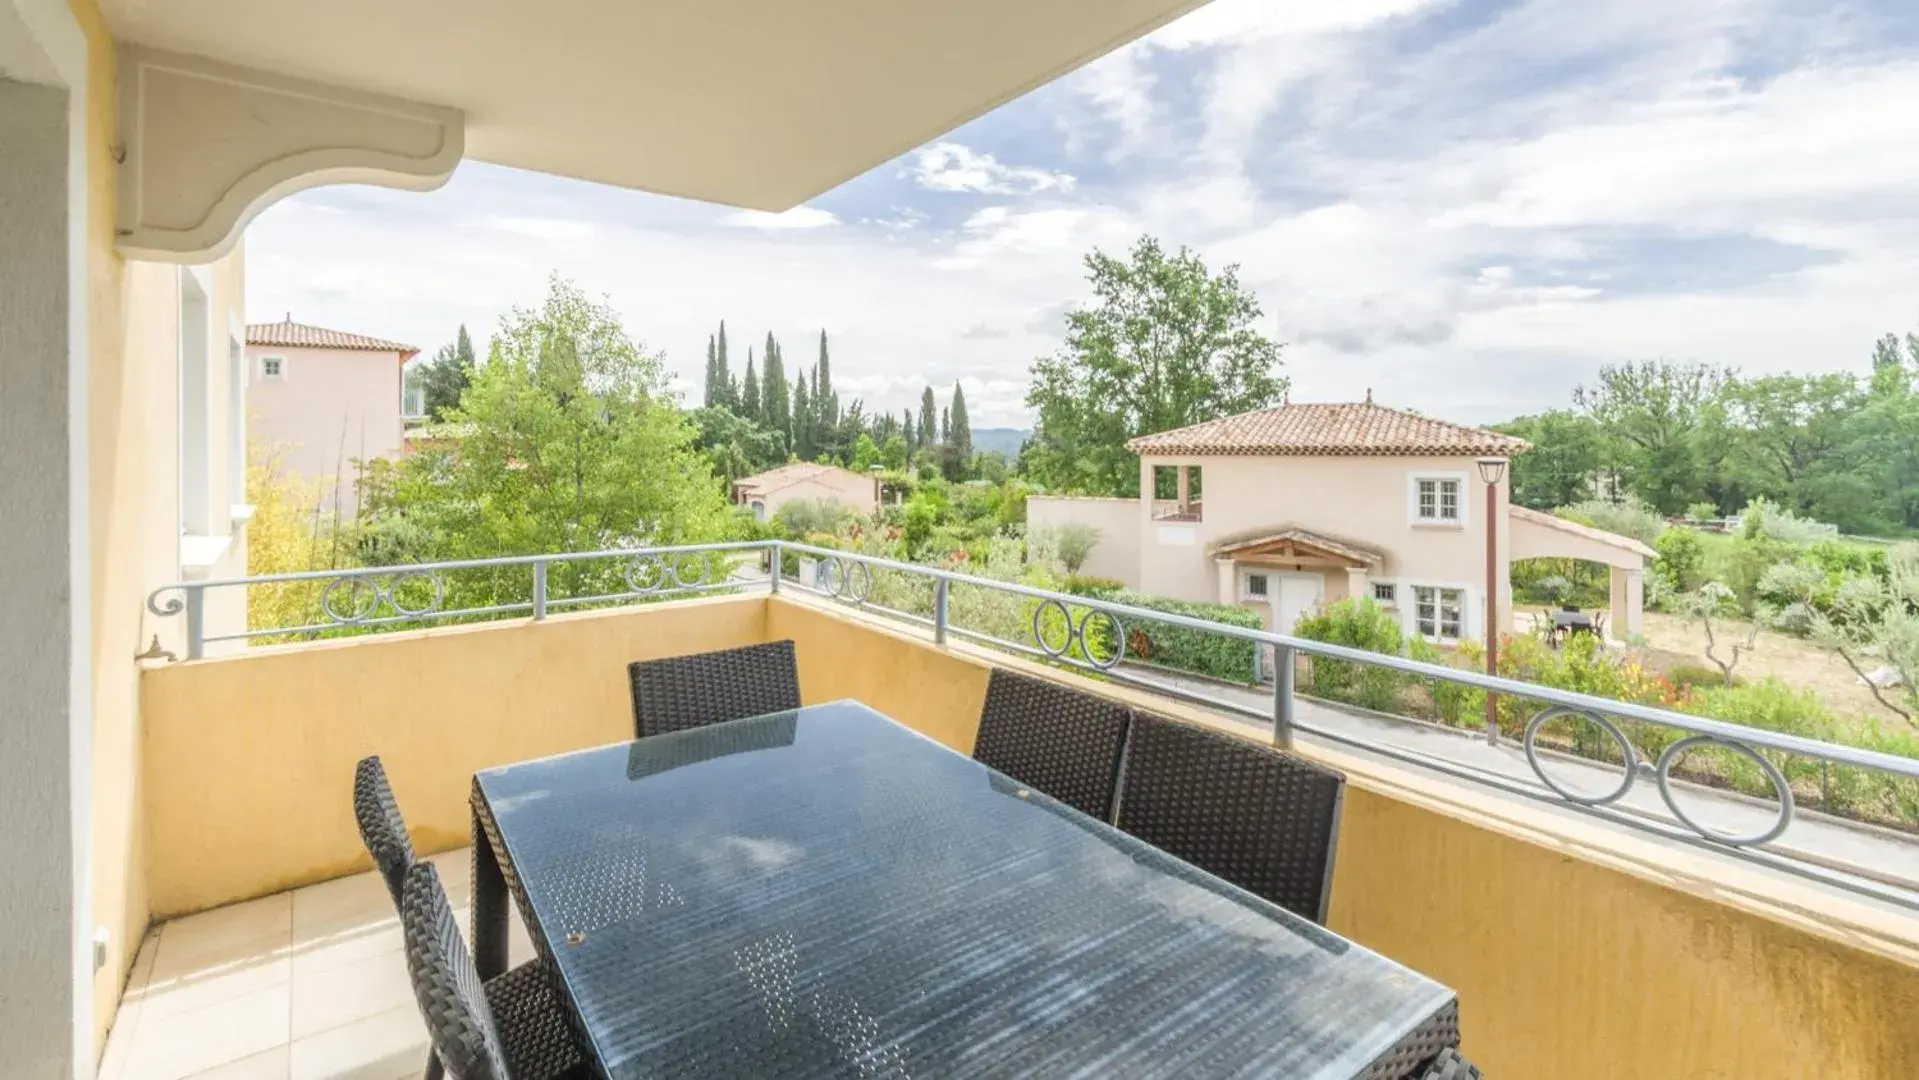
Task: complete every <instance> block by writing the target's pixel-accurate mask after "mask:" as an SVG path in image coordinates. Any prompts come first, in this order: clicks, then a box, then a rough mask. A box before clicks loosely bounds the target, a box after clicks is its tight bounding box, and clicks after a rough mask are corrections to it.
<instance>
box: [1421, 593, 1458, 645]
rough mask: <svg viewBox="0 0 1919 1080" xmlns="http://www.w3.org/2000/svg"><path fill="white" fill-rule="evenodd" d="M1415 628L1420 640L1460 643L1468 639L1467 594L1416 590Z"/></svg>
mask: <svg viewBox="0 0 1919 1080" xmlns="http://www.w3.org/2000/svg"><path fill="white" fill-rule="evenodd" d="M1413 626H1414V629H1416V630H1418V631H1419V634H1420V636H1422V637H1428V638H1433V639H1435V640H1438V641H1458V640H1459V639H1460V638H1462V637H1464V636H1465V635H1466V590H1464V589H1442V588H1438V587H1437V586H1432V585H1415V586H1413Z"/></svg>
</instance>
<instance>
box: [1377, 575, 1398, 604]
mask: <svg viewBox="0 0 1919 1080" xmlns="http://www.w3.org/2000/svg"><path fill="white" fill-rule="evenodd" d="M1373 603H1375V604H1383V605H1385V606H1386V607H1392V606H1393V605H1394V604H1397V603H1399V586H1397V585H1394V584H1393V583H1392V582H1390V581H1375V582H1373Z"/></svg>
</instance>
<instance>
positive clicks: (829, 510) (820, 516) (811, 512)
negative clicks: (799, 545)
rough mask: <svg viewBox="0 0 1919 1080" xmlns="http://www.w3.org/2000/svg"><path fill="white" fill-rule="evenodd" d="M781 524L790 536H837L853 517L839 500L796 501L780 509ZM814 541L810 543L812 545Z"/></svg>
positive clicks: (778, 515) (779, 518)
mask: <svg viewBox="0 0 1919 1080" xmlns="http://www.w3.org/2000/svg"><path fill="white" fill-rule="evenodd" d="M775 516H776V517H777V518H778V520H779V523H780V524H781V525H782V526H785V528H786V531H787V534H788V535H790V536H808V535H809V534H815V533H825V534H828V535H833V534H836V533H838V532H839V531H840V526H841V525H843V524H845V522H846V520H847V519H848V518H850V517H852V516H853V511H851V510H849V509H847V508H846V507H845V506H844V505H842V504H841V503H840V501H839V500H838V499H794V500H793V501H792V502H789V503H787V504H785V505H784V506H781V507H780V510H779V513H778V514H777V515H775ZM811 542H812V541H810V540H809V541H808V543H811Z"/></svg>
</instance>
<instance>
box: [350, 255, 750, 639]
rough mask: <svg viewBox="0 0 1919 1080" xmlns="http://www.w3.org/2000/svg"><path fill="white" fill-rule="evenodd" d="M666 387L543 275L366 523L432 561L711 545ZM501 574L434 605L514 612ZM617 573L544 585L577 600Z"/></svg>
mask: <svg viewBox="0 0 1919 1080" xmlns="http://www.w3.org/2000/svg"><path fill="white" fill-rule="evenodd" d="M667 386H668V383H667V376H666V369H665V363H664V360H663V359H662V357H661V356H660V354H658V353H655V352H649V351H648V350H646V349H645V348H644V347H642V346H641V345H639V344H636V343H635V342H634V341H633V340H632V339H631V338H629V337H628V336H627V334H626V331H625V329H624V328H623V327H621V325H620V323H619V320H618V317H617V316H616V315H615V314H614V312H613V310H612V308H611V307H610V306H609V305H608V304H606V303H604V302H595V301H593V300H590V299H589V298H588V297H587V296H586V295H585V294H584V293H582V292H581V291H580V289H579V288H578V286H576V285H574V284H572V283H571V282H569V281H566V280H564V279H562V278H560V277H559V276H558V275H555V276H554V277H553V279H552V280H551V283H550V285H549V288H548V293H547V296H546V299H545V301H544V302H543V303H542V304H541V305H540V306H539V307H537V308H533V309H527V308H517V307H516V308H514V309H513V310H512V311H511V312H509V313H508V314H507V315H506V316H505V317H503V318H502V319H501V322H500V329H499V332H498V333H497V334H496V335H495V336H494V338H493V343H492V347H491V351H490V355H489V356H488V358H487V362H486V363H485V364H484V365H481V366H480V368H479V369H478V370H477V371H476V372H475V373H474V379H473V384H472V385H471V386H470V387H468V389H467V392H466V394H465V396H464V397H463V398H462V400H461V404H460V407H459V408H458V409H456V410H453V412H452V413H451V415H450V419H452V420H454V421H456V422H457V423H458V424H459V425H460V427H461V429H462V432H463V433H462V434H461V435H460V436H459V437H458V438H457V440H453V441H451V442H448V443H446V444H443V445H437V446H428V447H424V448H422V449H420V450H419V451H417V452H415V453H413V454H411V455H409V456H407V457H405V458H403V459H401V460H400V461H399V462H398V463H397V465H396V466H395V473H396V475H395V476H394V478H393V481H392V483H390V484H387V485H383V488H384V491H383V493H382V494H380V495H379V497H378V498H377V499H376V500H374V505H372V506H370V507H369V508H368V510H369V511H370V512H371V514H372V515H373V516H374V517H376V518H377V517H380V516H387V517H400V518H404V519H406V520H407V521H408V522H409V523H410V524H411V525H412V526H413V527H415V529H416V530H417V532H418V533H419V534H420V535H421V536H422V537H424V538H425V539H424V540H423V541H422V548H423V550H424V551H426V552H430V553H431V557H433V558H437V559H479V558H491V557H497V556H505V555H525V554H528V553H532V552H567V551H594V550H603V549H607V548H616V547H631V546H638V545H645V544H680V543H698V542H704V541H710V540H716V539H720V538H723V537H724V536H725V535H726V534H727V533H728V531H729V530H730V528H731V521H732V515H731V513H730V512H729V510H728V508H727V505H726V501H725V499H724V498H723V497H722V496H721V494H720V489H719V485H718V484H717V483H716V482H715V480H714V477H713V473H712V471H711V470H710V468H709V467H708V463H707V459H706V457H705V456H704V455H703V454H701V453H700V451H699V450H698V448H697V447H696V445H695V437H696V432H695V429H694V427H693V425H692V424H691V423H689V422H688V421H687V420H686V418H685V417H684V415H683V414H682V413H681V411H680V410H679V409H678V408H677V407H676V406H675V405H674V404H673V403H672V401H671V399H670V397H669V395H668V391H667ZM508 569H517V568H503V569H502V570H501V571H500V572H499V573H474V574H461V575H454V576H453V577H454V579H456V580H449V583H448V590H449V595H448V598H447V606H448V607H453V606H464V605H466V604H469V603H488V602H492V603H505V602H524V600H525V598H526V589H527V582H526V578H525V574H524V572H523V571H522V572H519V573H508V572H507V570H508ZM619 572H620V568H619V567H616V566H611V565H606V564H577V563H575V564H566V568H565V569H563V570H562V569H560V568H558V567H556V568H555V576H554V580H553V581H552V582H551V585H552V587H553V588H554V590H555V593H556V595H569V594H571V595H588V594H587V593H584V592H579V593H574V592H573V591H572V590H574V589H576V588H577V589H586V588H606V589H612V588H617V587H618V585H617V579H618V575H619ZM601 579H604V580H601ZM456 594H457V595H456Z"/></svg>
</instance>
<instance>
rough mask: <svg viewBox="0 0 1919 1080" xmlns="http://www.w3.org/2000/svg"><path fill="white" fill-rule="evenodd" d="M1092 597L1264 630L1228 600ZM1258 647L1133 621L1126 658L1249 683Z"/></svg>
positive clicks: (1113, 592)
mask: <svg viewBox="0 0 1919 1080" xmlns="http://www.w3.org/2000/svg"><path fill="white" fill-rule="evenodd" d="M1091 595H1092V596H1093V598H1094V599H1096V600H1104V601H1106V602H1108V603H1111V604H1125V605H1127V606H1128V607H1138V608H1145V609H1147V610H1148V611H1160V612H1165V613H1166V614H1168V615H1184V616H1186V617H1187V618H1189V619H1205V620H1206V621H1207V622H1216V623H1224V624H1226V625H1227V626H1241V627H1245V628H1246V629H1249V630H1262V629H1264V628H1265V626H1266V624H1265V622H1264V621H1263V620H1261V619H1260V617H1259V615H1258V614H1257V613H1255V612H1252V611H1248V610H1247V609H1245V608H1242V607H1233V606H1231V605H1227V604H1194V603H1188V602H1186V601H1183V600H1166V599H1163V598H1161V597H1157V596H1141V595H1140V594H1138V593H1135V592H1128V591H1127V590H1125V589H1108V590H1103V591H1099V592H1095V593H1092V594H1091ZM1095 622H1104V620H1095ZM1258 648H1259V646H1258V645H1257V644H1256V643H1254V642H1251V641H1242V640H1240V639H1238V638H1229V637H1224V636H1222V635H1220V634H1209V633H1205V632H1203V631H1199V630H1188V629H1186V628H1185V627H1183V626H1170V625H1168V624H1166V623H1141V622H1140V621H1139V620H1137V619H1134V620H1128V621H1126V656H1127V658H1128V659H1130V660H1137V661H1139V662H1141V663H1145V664H1156V665H1158V666H1160V667H1164V668H1172V669H1173V670H1175V671H1187V672H1191V673H1192V674H1194V675H1204V676H1205V677H1207V678H1209V679H1219V680H1221V681H1223V682H1232V683H1239V684H1241V685H1250V684H1251V683H1252V682H1253V678H1254V674H1253V657H1254V656H1255V655H1256V652H1257V650H1258Z"/></svg>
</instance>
